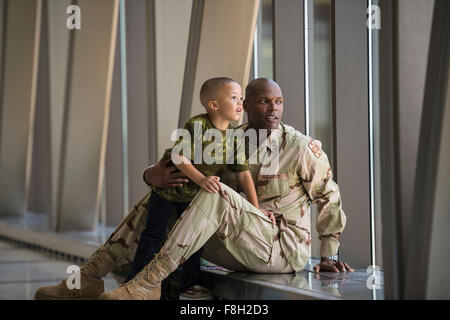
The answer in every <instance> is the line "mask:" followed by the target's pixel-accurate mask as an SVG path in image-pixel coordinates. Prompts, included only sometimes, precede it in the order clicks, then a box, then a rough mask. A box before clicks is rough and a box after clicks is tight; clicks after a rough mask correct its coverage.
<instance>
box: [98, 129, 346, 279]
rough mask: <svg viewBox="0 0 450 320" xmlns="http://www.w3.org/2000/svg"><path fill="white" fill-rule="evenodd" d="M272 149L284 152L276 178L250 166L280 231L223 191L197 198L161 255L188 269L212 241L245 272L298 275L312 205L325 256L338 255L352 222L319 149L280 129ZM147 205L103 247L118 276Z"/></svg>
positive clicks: (308, 245)
mask: <svg viewBox="0 0 450 320" xmlns="http://www.w3.org/2000/svg"><path fill="white" fill-rule="evenodd" d="M242 128H244V129H245V128H246V126H245V125H244V126H243V127H242ZM268 148H269V149H271V150H272V151H274V152H275V151H277V152H279V167H278V170H277V172H276V173H274V174H270V175H264V174H261V167H262V166H261V165H259V164H251V163H250V164H249V167H250V171H251V173H252V176H253V178H254V181H255V185H256V186H257V193H258V199H259V202H260V207H261V208H262V209H266V210H271V211H273V212H274V213H275V216H276V221H277V223H276V225H274V224H272V223H271V222H270V221H269V219H268V218H267V217H266V216H265V215H264V214H262V213H261V211H260V210H258V209H256V208H255V207H253V206H252V205H251V204H250V203H249V202H248V201H246V200H245V199H244V198H243V197H242V196H241V195H239V194H238V193H237V192H235V191H234V190H232V189H231V188H229V187H228V186H226V185H224V184H222V190H221V192H219V193H216V194H209V193H206V192H202V191H201V192H199V193H198V194H197V196H196V197H195V198H194V200H193V201H192V202H191V205H190V207H189V208H188V209H187V210H186V211H185V212H184V213H183V215H182V217H181V218H180V219H179V220H178V221H177V223H176V225H175V227H174V228H173V229H172V231H171V234H170V235H169V238H168V240H167V241H166V243H165V244H164V246H163V249H162V250H163V251H167V252H169V254H170V256H171V257H172V258H173V259H175V260H176V261H177V262H178V263H182V262H183V261H184V260H185V259H187V258H188V257H189V255H190V254H192V253H194V252H195V251H196V250H197V249H198V248H200V247H201V246H202V245H203V244H204V243H205V242H206V241H207V242H206V245H205V250H207V249H208V246H210V245H213V244H214V243H215V244H216V245H217V244H219V246H222V247H224V248H226V251H228V252H229V253H230V255H229V256H230V257H234V258H235V259H236V260H237V261H236V262H238V265H240V266H241V267H242V268H243V269H246V270H251V271H255V272H273V273H278V272H291V271H299V270H301V269H303V268H304V266H305V264H306V262H307V259H308V258H309V256H310V252H311V233H310V228H311V226H310V203H311V201H312V202H315V203H316V204H317V206H318V210H319V215H318V219H317V223H316V225H317V231H318V234H319V238H320V240H321V250H320V255H321V257H325V256H329V255H333V254H336V253H337V250H338V247H339V241H338V237H339V235H340V234H341V232H342V231H343V229H344V227H345V223H346V217H345V214H344V212H343V211H342V206H341V198H340V194H339V189H338V186H337V185H336V183H335V182H334V181H333V179H332V172H331V169H330V166H329V162H328V158H327V156H326V154H325V153H324V152H323V151H322V150H321V145H320V142H318V141H315V140H313V139H311V138H310V137H307V136H304V135H303V134H301V133H300V132H298V131H296V130H295V129H294V128H292V127H290V126H287V125H283V124H280V128H279V130H274V131H273V132H272V134H271V136H270V137H269V138H268ZM222 181H224V180H222ZM144 203H145V198H144V199H143V200H142V201H141V202H140V203H139V204H138V205H137V207H136V208H135V210H133V211H132V212H131V213H130V214H129V215H128V216H127V217H126V218H125V221H124V222H123V223H122V224H121V226H119V228H118V229H117V230H116V232H115V233H114V234H113V235H112V236H111V238H110V239H109V240H108V241H107V243H106V244H105V247H106V248H109V250H110V252H111V253H112V255H113V257H118V259H119V260H116V261H118V265H119V268H118V270H116V271H115V272H116V274H117V271H120V270H119V269H120V268H121V267H122V268H123V267H124V266H125V265H126V263H127V261H129V257H130V256H131V257H132V256H133V252H132V250H133V249H135V242H136V237H138V236H139V230H142V227H141V226H143V225H145V220H143V219H144V218H145V214H144V215H142V213H140V212H142V211H145V210H142V209H141V208H142V206H143V205H144ZM210 238H211V239H210ZM208 240H209V241H208ZM213 240H214V241H213ZM207 251H208V250H207ZM209 252H213V254H212V258H214V250H209ZM216 252H220V251H216ZM216 255H217V254H216ZM208 258H211V257H208ZM216 258H217V259H216V261H217V260H220V257H218V256H217V257H216ZM210 260H211V261H212V262H215V261H213V260H214V259H210ZM223 262H224V263H226V261H223ZM224 263H223V264H222V265H224ZM224 266H225V267H226V265H224Z"/></svg>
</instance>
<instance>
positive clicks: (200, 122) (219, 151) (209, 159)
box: [152, 113, 249, 202]
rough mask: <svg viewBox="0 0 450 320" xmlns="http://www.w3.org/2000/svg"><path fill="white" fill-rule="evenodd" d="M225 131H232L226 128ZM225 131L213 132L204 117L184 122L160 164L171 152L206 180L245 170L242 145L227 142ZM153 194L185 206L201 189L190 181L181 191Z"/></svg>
mask: <svg viewBox="0 0 450 320" xmlns="http://www.w3.org/2000/svg"><path fill="white" fill-rule="evenodd" d="M210 129H214V130H210ZM228 129H230V130H232V129H234V128H233V127H232V126H231V125H229V126H228ZM227 131H228V130H219V129H217V128H215V127H214V125H213V124H212V122H211V121H210V120H209V117H208V115H207V114H206V113H205V114H200V115H197V116H195V117H193V118H191V119H189V120H188V121H187V122H186V124H185V125H184V130H183V131H182V132H181V134H180V137H179V139H178V140H177V141H176V142H175V144H174V146H173V147H172V148H170V149H167V150H166V151H165V152H164V155H163V157H162V159H161V160H166V159H171V154H172V151H173V150H174V153H176V154H182V155H184V156H185V157H187V158H188V159H189V160H190V161H191V163H192V164H193V165H194V166H195V168H197V170H199V171H200V172H201V173H202V174H203V175H205V176H220V177H221V176H222V174H223V173H224V172H226V171H227V170H229V171H232V172H242V171H246V170H248V169H249V168H248V163H247V160H246V158H245V148H244V145H243V144H242V145H241V146H240V145H239V144H240V143H243V142H241V141H240V140H238V139H237V138H235V137H232V138H227ZM228 132H229V133H230V132H232V131H228ZM217 133H219V135H217ZM175 148H176V150H175ZM171 165H173V163H172V161H170V163H169V166H171ZM152 190H153V191H155V192H156V193H157V194H158V195H160V196H161V197H164V198H165V199H168V200H170V201H174V202H188V201H191V200H192V199H193V198H194V197H195V195H196V194H197V192H198V191H199V190H200V186H198V185H197V184H196V183H194V182H193V181H189V182H188V183H186V184H184V185H183V187H178V188H170V187H169V188H160V187H156V186H152Z"/></svg>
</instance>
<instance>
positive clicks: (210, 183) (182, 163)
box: [172, 155, 220, 193]
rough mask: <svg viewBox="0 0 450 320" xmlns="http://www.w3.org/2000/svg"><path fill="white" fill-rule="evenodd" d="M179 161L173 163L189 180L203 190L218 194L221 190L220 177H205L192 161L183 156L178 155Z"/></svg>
mask: <svg viewBox="0 0 450 320" xmlns="http://www.w3.org/2000/svg"><path fill="white" fill-rule="evenodd" d="M177 157H178V158H179V159H178V160H179V161H173V159H172V162H173V163H174V164H175V166H176V167H177V168H178V169H180V171H181V172H182V173H184V174H185V175H186V176H187V177H188V178H189V179H191V180H192V181H194V182H195V183H196V184H198V185H199V186H200V187H201V188H202V189H204V190H205V191H207V192H209V193H216V192H217V191H219V189H220V185H219V180H220V178H219V177H216V176H211V177H205V176H204V175H203V173H201V172H200V171H198V170H197V168H196V167H194V166H193V165H192V163H191V161H190V160H189V159H188V158H186V157H185V156H182V155H177Z"/></svg>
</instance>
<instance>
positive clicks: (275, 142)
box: [238, 121, 286, 151]
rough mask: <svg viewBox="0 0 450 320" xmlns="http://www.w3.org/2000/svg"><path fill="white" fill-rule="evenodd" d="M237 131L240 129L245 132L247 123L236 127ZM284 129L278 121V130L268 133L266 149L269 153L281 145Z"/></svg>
mask: <svg viewBox="0 0 450 320" xmlns="http://www.w3.org/2000/svg"><path fill="white" fill-rule="evenodd" d="M238 128H239V129H242V130H244V131H246V130H247V129H248V123H245V124H243V125H241V126H239V127H238ZM285 132H286V127H285V126H284V124H283V123H282V122H281V121H280V124H279V125H278V129H273V130H271V131H270V135H269V136H268V137H267V147H268V148H269V149H270V150H271V151H275V150H277V149H279V148H280V147H281V146H282V144H283V141H282V140H283V139H284V136H285Z"/></svg>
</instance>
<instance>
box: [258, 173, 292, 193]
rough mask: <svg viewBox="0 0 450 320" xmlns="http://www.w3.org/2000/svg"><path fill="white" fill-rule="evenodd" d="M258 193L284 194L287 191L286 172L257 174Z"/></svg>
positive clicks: (287, 179) (287, 180)
mask: <svg viewBox="0 0 450 320" xmlns="http://www.w3.org/2000/svg"><path fill="white" fill-rule="evenodd" d="M257 190H258V195H273V196H279V195H285V194H287V193H289V176H288V174H287V173H281V174H273V175H258V185H257Z"/></svg>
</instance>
